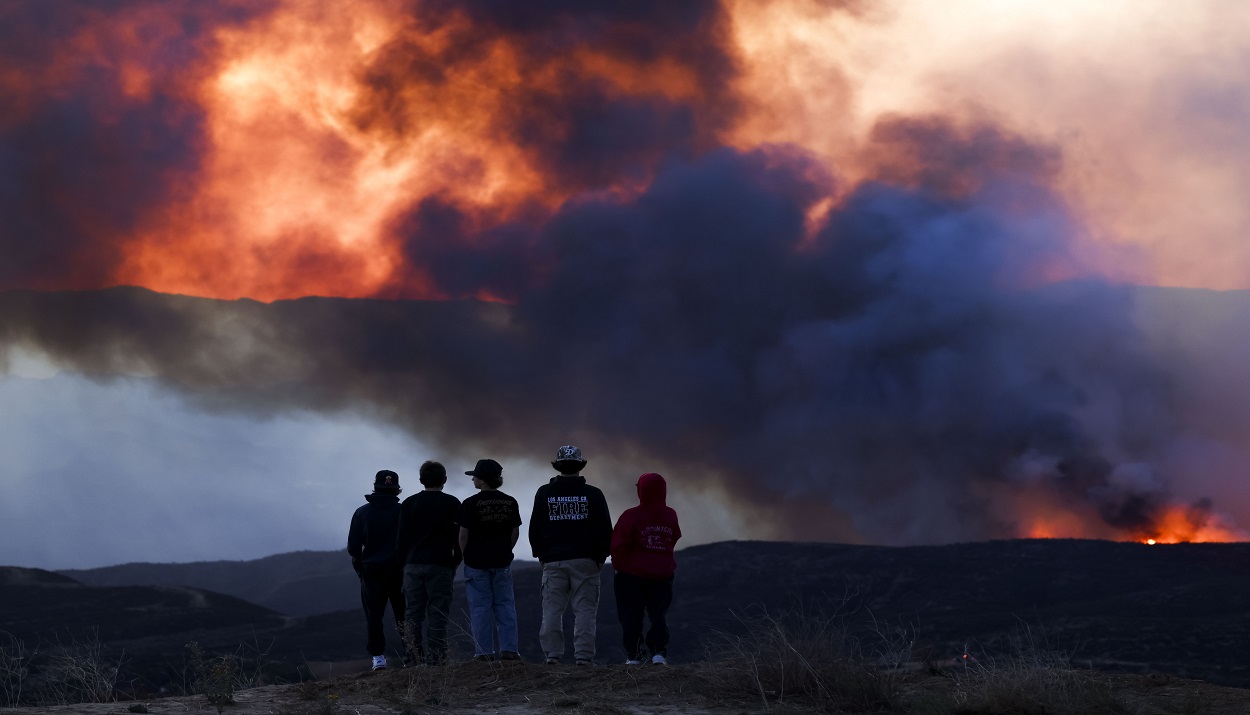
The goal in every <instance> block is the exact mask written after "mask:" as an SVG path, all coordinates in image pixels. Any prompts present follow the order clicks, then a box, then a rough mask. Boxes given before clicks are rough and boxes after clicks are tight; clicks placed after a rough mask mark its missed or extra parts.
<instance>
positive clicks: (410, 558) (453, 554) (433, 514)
mask: <svg viewBox="0 0 1250 715" xmlns="http://www.w3.org/2000/svg"><path fill="white" fill-rule="evenodd" d="M459 511H460V500H459V499H457V498H455V497H453V496H452V495H450V494H445V493H443V492H440V491H433V490H422V491H419V492H417V493H416V494H413V495H412V496H410V497H408V498H407V499H405V500H404V504H403V507H402V509H401V511H400V517H399V530H398V536H397V539H396V545H395V550H396V554H397V558H398V560H399V563H400V564H403V565H407V564H426V565H434V566H446V567H448V568H453V569H454V568H456V567H457V566H459V565H460V527H459V526H457V525H456V514H457V513H459Z"/></svg>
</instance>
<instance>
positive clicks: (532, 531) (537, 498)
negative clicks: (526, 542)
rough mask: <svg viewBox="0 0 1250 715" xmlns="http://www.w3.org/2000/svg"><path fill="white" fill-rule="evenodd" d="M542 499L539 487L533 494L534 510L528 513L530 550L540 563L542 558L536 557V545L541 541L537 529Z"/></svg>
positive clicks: (541, 491) (540, 535)
mask: <svg viewBox="0 0 1250 715" xmlns="http://www.w3.org/2000/svg"><path fill="white" fill-rule="evenodd" d="M542 499H543V488H542V487H539V488H538V491H537V492H534V509H533V511H531V512H530V527H529V539H530V549H532V550H533V552H534V556H535V558H537V559H538V560H540V561H541V560H542V557H541V556H539V555H538V554H539V550H538V543H539V542H540V541H542V532H541V531H540V527H539V523H540V519H542V511H541V509H542V507H543V506H544V505H543V503H542Z"/></svg>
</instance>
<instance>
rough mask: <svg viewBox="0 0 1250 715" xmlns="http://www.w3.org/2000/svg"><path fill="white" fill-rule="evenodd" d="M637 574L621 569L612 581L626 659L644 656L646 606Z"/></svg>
mask: <svg viewBox="0 0 1250 715" xmlns="http://www.w3.org/2000/svg"><path fill="white" fill-rule="evenodd" d="M640 580H641V579H639V578H638V577H637V576H631V575H629V574H627V573H622V572H620V571H617V572H616V575H615V576H614V577H613V581H612V592H613V594H615V596H616V618H617V620H619V621H620V622H621V644H622V645H624V646H625V659H626V660H639V659H641V658H642V614H643V611H644V609H645V608H646V602H645V600H644V599H643V595H642V592H641V589H640V588H639V585H640V584H639V581H640Z"/></svg>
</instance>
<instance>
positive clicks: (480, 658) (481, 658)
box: [473, 653, 495, 662]
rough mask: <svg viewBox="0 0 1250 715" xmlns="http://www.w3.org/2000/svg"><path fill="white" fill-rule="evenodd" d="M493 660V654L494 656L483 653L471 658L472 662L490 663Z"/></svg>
mask: <svg viewBox="0 0 1250 715" xmlns="http://www.w3.org/2000/svg"><path fill="white" fill-rule="evenodd" d="M494 659H495V654H494V653H483V654H481V655H475V656H473V660H476V661H479V662H486V661H491V660H494Z"/></svg>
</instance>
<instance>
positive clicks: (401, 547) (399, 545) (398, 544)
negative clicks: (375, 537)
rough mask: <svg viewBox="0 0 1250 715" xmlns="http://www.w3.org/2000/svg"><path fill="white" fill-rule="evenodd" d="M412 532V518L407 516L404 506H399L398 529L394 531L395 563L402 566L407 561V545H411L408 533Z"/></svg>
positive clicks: (406, 509) (406, 508)
mask: <svg viewBox="0 0 1250 715" xmlns="http://www.w3.org/2000/svg"><path fill="white" fill-rule="evenodd" d="M411 530H412V517H411V516H410V515H409V514H408V507H407V505H405V504H401V505H400V506H399V528H397V529H395V563H397V564H399V565H400V566H402V565H403V564H404V562H406V561H407V560H408V545H409V544H411V543H412V537H411V536H410V535H409V533H408V532H409V531H411Z"/></svg>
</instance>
